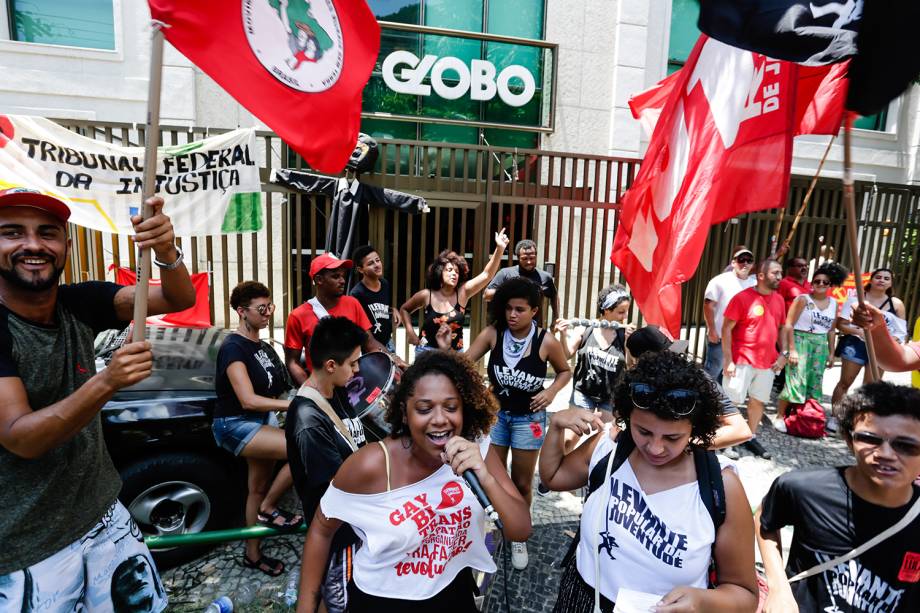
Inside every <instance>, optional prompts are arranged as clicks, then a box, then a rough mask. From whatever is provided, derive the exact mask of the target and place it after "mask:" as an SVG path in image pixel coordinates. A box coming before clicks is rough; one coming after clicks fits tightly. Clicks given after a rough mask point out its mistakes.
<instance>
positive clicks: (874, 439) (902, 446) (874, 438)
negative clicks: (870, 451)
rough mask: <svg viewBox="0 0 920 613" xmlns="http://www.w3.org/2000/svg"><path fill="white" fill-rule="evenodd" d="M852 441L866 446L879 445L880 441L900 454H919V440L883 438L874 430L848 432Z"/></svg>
mask: <svg viewBox="0 0 920 613" xmlns="http://www.w3.org/2000/svg"><path fill="white" fill-rule="evenodd" d="M850 437H851V438H852V439H853V442H854V443H859V444H861V445H866V446H868V447H879V446H880V445H881V444H882V443H888V444H889V445H891V449H892V450H894V452H895V453H896V454H898V455H902V456H912V457H916V456H920V442H918V441H915V440H912V439H905V438H885V437H884V436H879V435H878V434H876V433H875V432H867V431H866V430H856V431H854V432H851V433H850Z"/></svg>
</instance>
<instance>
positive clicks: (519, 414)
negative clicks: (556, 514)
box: [469, 277, 572, 570]
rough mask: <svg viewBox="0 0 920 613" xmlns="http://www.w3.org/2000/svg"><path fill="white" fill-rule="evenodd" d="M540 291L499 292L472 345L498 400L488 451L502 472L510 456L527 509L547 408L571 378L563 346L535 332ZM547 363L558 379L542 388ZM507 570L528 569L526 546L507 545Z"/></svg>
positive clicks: (521, 284)
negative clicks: (487, 322) (485, 360)
mask: <svg viewBox="0 0 920 613" xmlns="http://www.w3.org/2000/svg"><path fill="white" fill-rule="evenodd" d="M542 302H543V294H542V292H541V291H540V287H539V286H538V285H537V284H536V283H534V282H533V281H531V280H530V279H527V278H526V277H514V278H511V279H508V280H507V281H505V282H504V283H502V284H501V285H499V286H498V289H497V290H496V291H495V296H494V297H493V298H492V302H491V304H490V306H489V308H490V312H491V319H492V323H491V324H490V325H489V326H486V328H485V329H484V330H483V331H482V332H480V333H479V336H477V337H476V340H474V341H473V343H472V345H470V351H469V357H470V359H471V360H473V361H478V360H479V359H480V358H482V356H484V355H485V354H486V352H489V364H488V368H487V369H488V374H489V382H490V383H491V384H492V394H493V395H494V396H495V398H496V399H497V400H498V404H499V412H498V422H497V423H496V424H495V427H493V428H492V449H493V450H494V451H495V453H496V454H497V455H498V458H499V459H500V460H501V463H502V466H504V465H505V463H506V461H507V459H508V450H509V449H510V450H511V480H512V481H513V482H514V485H515V487H517V490H518V492H520V494H521V496H522V497H523V498H524V501H525V502H526V503H527V505H528V507H529V506H530V502H531V500H532V498H533V492H532V484H533V472H534V468H535V467H536V466H537V455H539V453H540V447H541V446H542V445H543V437H544V434H545V431H546V408H547V407H548V406H549V405H550V404H551V403H552V402H553V398H555V397H556V394H557V393H558V392H559V390H561V389H562V388H564V387H565V386H566V384H568V382H569V380H571V378H572V372H571V371H570V370H569V363H568V362H567V361H566V359H565V355H564V354H563V352H562V345H561V344H560V343H559V341H558V340H556V338H555V337H554V336H553V335H552V334H547V333H546V330H545V329H541V328H539V327H538V326H537V323H536V321H537V320H536V318H537V311H538V310H539V305H540V304H541V303H542ZM547 362H548V363H550V364H552V365H553V370H554V371H555V373H556V377H555V379H554V380H553V383H552V385H550V386H549V387H547V388H544V387H543V385H544V382H545V381H546V365H547ZM511 564H512V565H513V566H514V567H515V568H516V569H518V570H523V569H524V568H526V567H527V544H526V543H524V542H517V541H515V542H512V543H511Z"/></svg>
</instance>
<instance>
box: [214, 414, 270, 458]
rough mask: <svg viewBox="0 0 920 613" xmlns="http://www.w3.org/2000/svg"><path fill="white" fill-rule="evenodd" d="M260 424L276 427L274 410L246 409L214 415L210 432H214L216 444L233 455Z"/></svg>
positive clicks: (246, 443) (241, 447)
mask: <svg viewBox="0 0 920 613" xmlns="http://www.w3.org/2000/svg"><path fill="white" fill-rule="evenodd" d="M262 426H274V427H276V428H277V427H278V418H277V417H275V412H274V411H266V412H264V413H256V412H255V411H247V412H246V413H245V414H244V415H233V416H230V417H215V418H214V423H213V424H211V432H213V433H214V440H215V441H217V444H218V446H220V447H222V448H223V449H226V450H227V451H229V452H230V453H232V454H233V455H240V454H241V453H242V452H243V449H244V448H245V447H246V445H248V444H249V441H251V440H252V437H254V436H255V435H256V432H258V431H259V428H261V427H262Z"/></svg>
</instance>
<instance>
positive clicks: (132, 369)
mask: <svg viewBox="0 0 920 613" xmlns="http://www.w3.org/2000/svg"><path fill="white" fill-rule="evenodd" d="M147 204H148V205H150V206H151V207H152V208H153V211H154V214H153V215H152V216H151V217H150V218H148V219H146V220H142V218H141V217H140V216H135V217H133V218H132V219H131V221H132V223H133V224H134V231H135V236H134V240H135V243H136V245H137V246H138V247H139V248H141V249H145V248H151V249H153V255H154V258H155V259H154V263H155V264H156V265H157V266H158V267H159V268H160V279H161V280H162V284H161V285H160V286H151V287H150V289H149V294H148V302H147V308H148V312H149V313H150V314H152V315H153V314H160V313H170V312H175V311H181V310H184V309H187V308H189V307H190V306H192V305H193V304H194V302H195V289H194V288H193V287H192V283H191V281H190V280H189V276H188V271H187V270H186V269H185V266H184V265H183V264H182V252H181V251H180V250H179V248H178V247H176V246H175V244H174V242H173V240H174V236H173V228H172V224H171V222H170V220H169V218H168V217H167V216H166V215H164V214H163V200H162V198H151V199H149V200H148V201H147ZM69 217H70V209H69V208H68V207H67V205H66V204H65V203H64V202H63V201H61V200H58V199H57V198H54V197H52V196H49V195H46V194H43V193H41V192H38V191H36V190H32V189H28V188H22V187H17V188H12V189H6V190H3V191H0V508H2V509H3V513H2V514H0V543H3V546H2V547H0V585H2V586H4V594H3V596H4V598H0V602H6V603H7V604H8V605H9V604H10V594H11V593H13V597H14V598H15V599H17V600H18V599H19V598H18V596H21V599H22V602H21V605H20V604H19V603H17V604H16V605H15V608H16V610H17V611H18V610H20V609H21V610H23V611H26V610H33V609H36V608H37V607H38V606H39V605H40V606H41V608H42V610H49V611H65V610H67V611H76V610H84V609H86V610H93V611H95V610H105V609H109V610H111V609H112V608H113V606H114V605H115V603H114V602H113V598H114V597H117V598H124V597H125V595H126V594H127V595H128V597H129V598H130V599H131V600H132V602H135V603H137V604H138V609H137V610H141V607H143V610H145V611H154V612H159V611H162V610H163V609H164V608H165V607H166V596H165V591H164V590H163V586H162V583H161V582H160V579H159V577H158V576H157V573H156V570H155V567H154V566H153V562H152V561H151V560H150V552H149V551H148V550H147V547H146V546H145V545H144V542H143V539H142V538H141V536H140V534H141V532H140V530H139V529H138V527H137V525H136V524H135V523H134V520H133V519H132V518H131V515H130V514H129V513H128V510H127V509H125V507H124V506H123V505H122V504H121V503H120V502H118V498H117V497H118V492H119V490H120V489H121V480H120V478H119V476H118V471H116V470H115V466H114V465H113V464H112V460H111V458H110V457H109V454H108V452H107V451H106V447H105V443H104V441H103V438H102V422H101V420H100V417H99V410H100V409H101V408H102V406H103V405H104V404H105V403H106V402H107V401H108V400H109V399H110V398H111V397H112V395H113V394H114V393H115V392H116V391H118V390H119V389H122V388H125V387H128V386H130V385H133V384H135V383H137V382H139V381H141V380H143V379H145V378H147V377H148V376H149V375H150V372H151V370H152V368H153V355H152V353H151V351H150V343H148V342H146V341H144V342H131V343H126V344H124V345H123V346H122V347H121V348H120V349H119V350H118V351H116V352H115V353H114V354H113V356H112V359H111V361H110V362H109V364H108V366H107V367H106V368H105V370H103V371H101V372H98V373H97V372H96V361H95V355H94V352H93V340H94V339H95V337H96V335H97V334H98V333H99V332H101V331H103V330H107V329H112V328H119V329H120V328H124V327H125V326H126V325H127V323H128V322H129V321H130V320H131V318H132V316H133V313H134V297H135V288H134V287H122V286H120V285H116V284H114V283H105V282H101V281H89V282H85V283H73V284H60V283H59V279H60V276H61V273H62V272H63V271H64V267H65V266H66V262H67V252H68V251H69V249H70V240H69V239H68V238H67V220H68V218H69ZM141 560H144V562H139V561H141ZM126 564H138V565H139V566H143V567H144V568H147V569H148V576H147V580H145V581H137V580H136V577H135V574H134V573H127V574H125V573H121V572H120V571H119V569H120V568H123V567H124V566H125V565H126ZM105 569H108V570H107V571H106V570H105ZM112 569H115V571H114V572H113V571H112ZM10 589H12V590H13V591H12V592H10ZM0 608H3V606H2V605H0ZM4 610H5V609H4Z"/></svg>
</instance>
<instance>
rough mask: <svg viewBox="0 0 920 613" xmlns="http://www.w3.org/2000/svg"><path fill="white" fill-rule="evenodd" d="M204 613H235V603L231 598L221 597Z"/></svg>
mask: <svg viewBox="0 0 920 613" xmlns="http://www.w3.org/2000/svg"><path fill="white" fill-rule="evenodd" d="M204 613H233V601H232V600H230V597H229V596H221V597H220V598H218V599H217V600H215V601H214V602H212V603H211V604H209V605H208V608H207V609H205V610H204Z"/></svg>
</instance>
